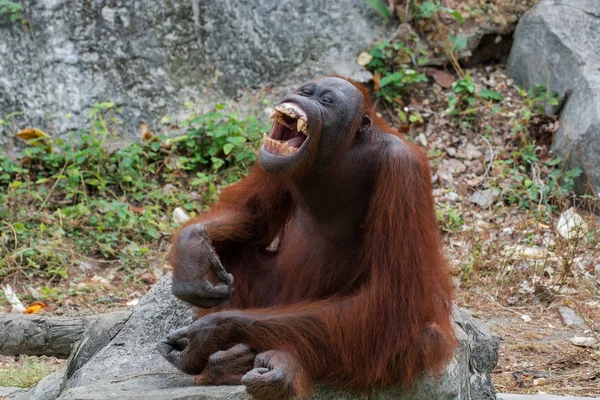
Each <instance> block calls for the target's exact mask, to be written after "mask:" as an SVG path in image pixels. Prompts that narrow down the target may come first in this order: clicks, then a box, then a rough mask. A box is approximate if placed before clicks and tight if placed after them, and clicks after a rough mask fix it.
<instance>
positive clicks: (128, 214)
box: [0, 102, 266, 279]
mask: <svg viewBox="0 0 600 400" xmlns="http://www.w3.org/2000/svg"><path fill="white" fill-rule="evenodd" d="M120 112H121V110H120V109H119V107H117V106H116V105H115V104H113V103H109V102H106V103H97V104H94V105H93V106H92V109H91V111H90V113H89V118H90V129H89V130H87V131H81V132H74V133H73V134H72V135H71V137H69V138H66V139H52V138H49V137H45V136H42V137H38V138H33V139H30V140H28V141H27V146H26V147H25V148H24V149H23V151H22V152H21V153H20V154H18V155H17V157H14V158H13V157H10V156H7V155H5V154H0V221H2V223H0V243H1V244H2V245H1V246H0V277H6V276H9V275H12V274H21V275H24V276H27V277H29V278H33V277H36V276H39V277H47V278H51V279H64V278H66V277H67V276H68V275H69V269H70V267H71V266H73V265H76V264H77V263H78V262H79V260H81V257H88V256H90V257H92V258H97V257H101V258H104V259H108V260H115V261H118V263H119V264H120V265H121V267H120V268H122V269H124V270H126V271H128V273H127V276H128V275H129V273H130V271H133V270H135V268H137V267H138V266H140V265H144V264H146V261H145V260H146V258H147V257H150V256H152V253H153V252H155V251H157V250H158V249H157V243H160V239H161V238H162V237H165V236H168V235H170V232H171V229H172V226H171V223H170V216H171V214H172V212H173V210H174V209H175V208H176V207H180V206H182V207H184V208H185V209H186V210H188V212H189V213H191V214H192V215H193V214H194V213H195V212H196V210H198V208H199V207H200V208H201V207H202V206H203V205H204V204H206V203H208V202H209V201H210V200H211V199H213V198H214V196H215V194H216V193H217V190H218V187H219V186H221V185H226V184H229V183H231V182H233V181H235V180H237V179H239V178H240V176H242V175H243V174H244V173H245V171H246V168H247V166H248V164H249V163H251V162H252V161H253V160H254V159H255V151H256V145H257V144H258V142H259V141H260V137H261V132H264V131H265V129H266V125H265V123H263V122H261V121H259V120H258V119H257V118H256V117H255V116H248V117H244V118H241V117H239V116H238V115H237V114H236V113H234V112H228V111H225V109H224V107H223V106H221V105H217V106H216V107H215V109H214V110H212V111H211V112H208V113H206V114H203V115H191V116H190V118H189V119H188V120H186V121H185V122H184V123H183V124H182V125H183V126H184V127H186V131H185V133H183V134H182V135H179V136H176V137H170V138H167V137H163V136H154V135H152V134H149V136H146V137H145V140H142V141H136V142H132V143H128V144H126V145H123V146H122V147H121V148H120V149H117V150H114V149H111V148H112V147H114V146H109V142H108V141H109V139H114V138H121V137H123V134H122V122H121V120H120V118H119V114H120ZM40 144H43V145H40ZM217 172H219V174H217ZM189 188H193V190H195V191H190V190H189ZM132 249H133V250H132Z"/></svg>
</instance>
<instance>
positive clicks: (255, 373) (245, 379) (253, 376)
mask: <svg viewBox="0 0 600 400" xmlns="http://www.w3.org/2000/svg"><path fill="white" fill-rule="evenodd" d="M267 372H269V369H268V368H254V369H252V370H250V371H248V372H246V374H244V376H242V380H241V382H242V385H244V386H254V385H256V384H257V383H259V382H261V381H262V376H263V375H264V374H266V373H267Z"/></svg>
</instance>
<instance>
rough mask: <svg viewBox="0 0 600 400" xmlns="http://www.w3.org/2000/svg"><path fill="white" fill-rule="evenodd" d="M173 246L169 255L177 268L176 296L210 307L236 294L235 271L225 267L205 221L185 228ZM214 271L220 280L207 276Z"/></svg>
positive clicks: (175, 269)
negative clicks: (212, 242)
mask: <svg viewBox="0 0 600 400" xmlns="http://www.w3.org/2000/svg"><path fill="white" fill-rule="evenodd" d="M173 246H174V247H173V250H172V251H171V256H170V257H169V258H170V261H171V264H172V265H173V268H174V270H173V286H172V289H173V294H174V295H175V296H176V297H178V298H180V299H181V300H183V301H186V302H188V303H190V304H192V305H194V306H197V307H202V308H210V307H215V306H217V305H219V304H221V303H223V302H225V301H226V300H228V299H229V298H230V297H231V296H232V295H233V292H234V287H233V275H231V274H229V273H227V271H226V270H225V268H223V265H222V264H221V261H220V260H219V257H218V255H217V253H216V252H215V250H214V249H213V247H212V244H211V243H210V240H209V238H208V234H207V232H206V228H205V227H204V225H202V224H193V225H189V226H187V227H185V228H183V229H182V230H181V232H180V233H179V236H178V238H177V242H176V243H174V245H173ZM211 271H212V272H214V274H215V275H216V277H217V278H218V279H219V280H220V282H219V283H216V284H213V283H211V282H209V281H208V280H207V274H208V273H209V272H211Z"/></svg>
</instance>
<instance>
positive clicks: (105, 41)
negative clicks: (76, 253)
mask: <svg viewBox="0 0 600 400" xmlns="http://www.w3.org/2000/svg"><path fill="white" fill-rule="evenodd" d="M24 4H25V6H26V14H27V15H29V16H30V17H31V22H32V26H33V34H34V37H35V42H34V41H33V39H32V35H31V33H30V32H29V31H28V30H27V29H24V28H23V27H21V26H20V24H19V23H15V22H11V21H10V20H9V18H8V15H2V16H0V118H4V117H5V116H6V115H7V114H8V113H10V112H13V111H23V112H24V115H23V116H21V117H18V118H17V119H16V121H17V127H18V128H23V127H25V126H36V127H40V128H44V129H47V130H48V129H49V130H50V133H54V134H56V133H65V132H67V131H68V130H71V129H81V128H85V127H88V122H87V115H88V113H89V111H90V105H91V104H93V103H96V102H105V101H110V102H114V103H115V104H117V105H119V106H122V107H123V113H122V115H121V119H122V120H123V121H124V122H125V128H126V130H127V132H128V133H129V134H130V135H137V133H138V132H139V123H140V122H141V121H146V122H148V123H150V124H151V127H152V123H155V122H157V121H158V120H160V118H161V117H162V116H165V115H170V116H177V115H179V114H180V113H182V112H184V111H185V110H186V108H185V107H184V103H185V102H187V101H193V102H196V103H198V104H212V103H214V102H216V101H223V99H228V98H232V97H235V96H236V95H237V94H239V93H242V92H245V91H246V90H247V89H257V88H259V87H261V86H266V87H281V86H285V85H290V84H291V85H293V86H296V85H298V84H300V83H301V82H303V81H304V80H306V79H313V78H315V77H317V76H321V75H326V74H331V73H334V72H339V73H341V74H344V75H353V76H355V77H357V78H359V79H363V80H364V79H368V78H369V76H368V74H366V75H365V72H366V71H365V70H364V69H360V68H358V66H357V65H356V56H357V55H358V54H359V53H360V52H361V51H362V50H364V49H365V48H366V47H368V45H369V44H370V43H371V42H372V41H374V40H375V39H376V38H377V37H378V35H379V34H380V33H382V32H385V29H386V28H385V26H384V25H385V24H382V23H381V22H382V21H381V19H380V17H379V16H378V15H377V13H376V12H375V11H374V10H373V9H371V8H370V7H369V6H367V5H366V4H365V3H364V1H363V0H340V1H328V0H248V1H243V2H240V1H233V0H219V1H200V0H185V1H184V0H176V1H169V2H164V1H151V0H139V1H136V2H131V1H126V0H110V1H105V0H93V1H91V0H90V1H74V2H65V1H57V0H33V1H27V2H25V3H24ZM36 54H38V55H36ZM275 92H276V90H275ZM68 114H70V115H68ZM2 129H5V132H4V134H3V133H2ZM7 131H8V129H6V128H4V127H3V126H1V125H0V140H2V137H3V136H6V135H7V134H8V133H7ZM5 139H6V138H5ZM0 143H1V142H0Z"/></svg>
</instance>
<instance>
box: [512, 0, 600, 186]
mask: <svg viewBox="0 0 600 400" xmlns="http://www.w3.org/2000/svg"><path fill="white" fill-rule="evenodd" d="M598 65H600V1H598V0H542V1H541V2H540V3H539V4H538V5H537V6H536V7H534V8H533V9H531V10H530V11H529V12H528V13H527V14H525V16H523V18H522V19H521V21H520V22H519V25H518V27H517V30H516V32H515V38H514V44H513V47H512V50H511V54H510V58H509V61H508V73H509V74H510V76H512V77H513V78H514V80H515V82H516V83H517V84H519V85H522V86H524V87H525V88H531V87H533V86H535V85H536V84H543V85H547V84H548V83H549V85H550V90H551V91H557V92H558V93H559V95H560V101H559V103H560V105H561V107H559V109H558V110H556V109H555V110H548V111H554V112H556V111H558V112H560V117H561V120H562V126H561V128H560V129H559V131H558V132H557V134H556V138H555V141H554V144H553V150H554V151H555V152H557V153H558V154H559V155H561V156H562V157H563V158H564V159H568V160H567V163H568V164H567V168H572V167H575V166H578V167H580V168H581V169H582V171H583V172H584V175H582V176H581V177H580V179H579V181H578V182H577V184H578V185H577V189H578V191H579V192H580V193H582V192H584V191H585V190H586V189H588V188H587V187H586V186H585V185H586V184H587V183H588V181H589V182H590V183H591V184H592V185H593V187H594V189H595V192H594V193H598V192H599V191H600V69H599V68H598Z"/></svg>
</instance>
